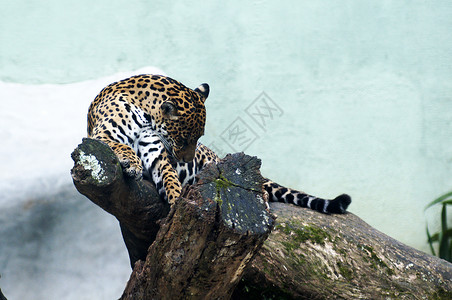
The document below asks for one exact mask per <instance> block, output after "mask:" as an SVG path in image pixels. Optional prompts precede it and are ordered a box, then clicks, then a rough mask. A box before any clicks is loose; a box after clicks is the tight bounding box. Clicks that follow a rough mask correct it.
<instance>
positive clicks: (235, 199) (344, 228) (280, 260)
mask: <svg viewBox="0 0 452 300" xmlns="http://www.w3.org/2000/svg"><path fill="white" fill-rule="evenodd" d="M72 157H73V159H74V162H75V165H74V168H73V169H72V177H73V180H74V184H75V186H76V187H77V189H78V190H79V191H80V192H81V193H82V194H84V195H86V196H87V197H88V198H89V199H90V200H91V201H93V202H94V203H96V204H97V205H99V206H100V207H102V208H103V209H105V210H106V211H107V212H109V213H111V214H113V215H114V216H115V217H116V218H117V219H118V220H119V222H120V224H121V230H122V233H123V236H124V239H125V241H126V245H127V247H128V250H129V255H130V258H131V262H132V266H133V265H134V263H135V262H136V261H138V262H137V263H136V264H135V268H134V270H133V273H132V275H131V278H130V280H129V283H128V285H127V287H126V290H125V291H124V294H123V296H122V299H140V297H141V299H146V298H152V297H156V298H162V299H165V298H166V299H171V298H184V297H186V298H188V297H190V298H221V299H227V298H229V296H230V295H231V293H232V291H233V290H234V288H235V287H236V284H237V283H238V282H239V279H240V278H241V276H242V273H243V272H244V273H245V274H244V276H243V279H242V280H241V281H240V284H239V286H238V288H236V289H235V292H234V294H233V296H232V297H233V298H234V299H253V297H254V299H261V298H262V297H267V298H271V297H275V296H277V297H284V298H287V299H290V298H297V299H325V298H345V299H359V298H360V299H363V298H364V299H381V298H397V299H425V298H433V299H451V298H452V281H451V277H452V276H451V274H452V264H450V263H448V262H446V261H443V260H441V259H439V258H436V257H433V256H430V255H428V254H425V253H423V252H420V251H417V250H415V249H413V248H410V247H408V246H406V245H404V244H402V243H400V242H398V241H396V240H394V239H392V238H390V237H388V236H386V235H384V234H383V233H381V232H379V231H377V230H375V229H374V228H372V227H370V226H369V225H367V224H366V223H365V222H363V221H362V220H361V219H359V218H358V217H357V216H355V215H353V214H351V213H347V214H345V215H323V214H320V213H317V212H314V211H311V210H309V209H303V208H300V207H296V206H292V205H285V204H280V203H272V204H271V211H272V212H273V213H275V214H276V215H277V217H278V218H277V221H276V225H275V227H274V230H273V232H271V234H270V235H268V234H269V232H270V230H271V228H272V225H273V218H272V217H271V215H270V214H269V213H268V212H267V211H266V210H265V208H264V204H263V198H262V197H263V193H262V182H263V181H262V177H261V175H260V172H259V167H260V162H259V160H257V159H255V158H251V157H249V156H246V155H244V154H235V155H230V156H228V157H227V158H225V160H223V161H222V162H221V163H220V164H219V165H217V166H210V167H208V168H206V169H205V170H203V172H201V174H200V175H199V181H198V183H197V184H196V185H194V186H190V187H188V188H185V189H184V190H183V193H182V197H181V198H180V199H179V200H178V201H177V202H176V204H175V205H174V207H173V208H172V209H171V212H170V213H169V215H168V211H169V206H168V205H167V204H166V203H163V202H162V201H161V200H160V199H159V197H158V195H157V193H156V192H155V189H154V188H153V186H152V185H150V184H149V183H147V182H146V181H135V180H133V179H129V178H125V177H124V176H123V175H122V170H121V167H120V165H119V162H118V160H117V159H116V156H115V155H114V153H113V152H112V151H111V150H110V149H109V148H108V146H106V145H104V144H102V143H101V142H98V141H95V140H90V139H84V141H83V143H82V144H81V145H79V147H77V149H76V150H75V151H74V152H73V154H72ZM167 215H168V216H167ZM166 216H167V217H166ZM165 217H166V218H165ZM160 225H161V228H160ZM267 236H268V239H267V240H266V241H265V242H264V240H265V239H266V238H267ZM154 240H155V242H154ZM151 244H152V245H151ZM262 244H263V246H262V247H261V245H262ZM149 246H150V247H149ZM148 247H149V249H148ZM257 252H258V254H257V255H256V253H257ZM254 256H256V257H255V259H254V260H252V258H253V257H254ZM244 270H245V271H244Z"/></svg>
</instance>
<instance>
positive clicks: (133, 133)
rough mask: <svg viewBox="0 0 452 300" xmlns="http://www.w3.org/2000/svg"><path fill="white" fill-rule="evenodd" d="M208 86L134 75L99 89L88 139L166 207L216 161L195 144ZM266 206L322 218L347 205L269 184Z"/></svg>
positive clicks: (346, 200)
mask: <svg viewBox="0 0 452 300" xmlns="http://www.w3.org/2000/svg"><path fill="white" fill-rule="evenodd" d="M208 95H209V86H208V85H207V84H205V83H204V84H201V85H200V86H199V87H198V88H196V89H195V90H192V89H189V88H187V87H186V86H184V85H183V84H182V83H180V82H178V81H176V80H174V79H171V78H169V77H165V76H158V75H139V76H133V77H130V78H128V79H125V80H122V81H119V82H115V83H113V84H110V85H109V86H107V87H106V88H104V89H103V90H102V91H101V92H100V93H99V95H98V96H97V97H96V98H95V99H94V101H93V102H92V103H91V105H90V107H89V111H88V136H89V137H91V138H95V139H98V140H100V141H103V142H105V143H106V144H108V145H109V146H110V147H111V148H112V149H113V151H114V152H115V154H116V155H117V156H118V158H119V161H120V163H121V165H122V167H123V170H124V173H125V174H127V175H128V176H131V177H135V178H136V179H137V180H139V179H140V178H141V177H142V176H144V177H145V178H147V179H149V180H151V181H152V182H153V183H154V184H155V186H156V188H157V190H158V191H159V193H160V195H161V196H162V197H163V198H165V199H167V200H168V202H169V203H171V204H172V203H174V201H175V200H176V199H177V198H178V197H179V195H180V193H181V189H182V187H183V186H184V185H187V184H193V183H194V181H195V175H196V174H197V173H198V172H199V171H200V170H201V169H202V168H203V167H204V166H205V165H206V164H208V163H216V162H218V160H219V159H218V157H217V155H216V154H215V153H214V152H213V151H212V150H210V149H209V148H207V147H206V146H204V145H202V144H201V143H199V142H198V139H199V138H200V137H201V136H202V135H203V134H204V126H205V120H206V110H205V106H204V102H205V100H206V99H207V97H208ZM264 189H265V191H266V192H267V193H268V196H269V197H268V199H269V201H279V202H286V203H292V204H295V205H299V206H302V207H308V208H311V209H314V210H317V211H319V212H322V213H344V212H345V211H346V209H347V206H348V205H349V204H350V202H351V199H350V197H349V196H348V195H345V194H344V195H340V196H338V197H336V198H335V199H333V200H326V199H321V198H317V197H314V196H310V195H308V194H306V193H303V192H300V191H297V190H293V189H289V188H286V187H283V186H280V185H278V184H277V183H274V182H272V181H270V180H268V181H267V182H266V183H265V184H264Z"/></svg>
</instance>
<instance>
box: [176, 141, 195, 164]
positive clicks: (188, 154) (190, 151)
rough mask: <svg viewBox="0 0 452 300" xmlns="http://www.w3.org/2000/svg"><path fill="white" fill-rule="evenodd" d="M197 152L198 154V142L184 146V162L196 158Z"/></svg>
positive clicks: (182, 153)
mask: <svg viewBox="0 0 452 300" xmlns="http://www.w3.org/2000/svg"><path fill="white" fill-rule="evenodd" d="M195 154H196V144H189V145H187V146H186V147H184V149H182V151H181V155H180V158H181V159H182V160H183V161H184V162H186V163H188V162H191V161H193V159H194V158H195Z"/></svg>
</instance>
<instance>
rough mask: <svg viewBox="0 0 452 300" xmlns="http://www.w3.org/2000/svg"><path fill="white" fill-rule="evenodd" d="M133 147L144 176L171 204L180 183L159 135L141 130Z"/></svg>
mask: <svg viewBox="0 0 452 300" xmlns="http://www.w3.org/2000/svg"><path fill="white" fill-rule="evenodd" d="M135 148H136V151H137V153H138V155H139V157H140V158H141V160H142V161H143V166H144V176H145V178H147V179H150V180H151V181H152V182H153V183H154V185H155V187H156V189H157V192H158V193H159V194H160V196H161V197H162V198H165V199H166V200H167V201H168V202H169V203H170V204H173V203H174V201H176V199H177V198H179V196H180V193H181V190H182V185H181V183H180V180H179V176H178V174H177V171H176V170H175V169H174V168H173V166H172V164H171V160H170V157H169V155H168V152H167V151H166V149H165V147H164V146H163V144H162V142H161V140H160V137H159V136H157V135H156V134H155V133H153V132H152V131H147V130H143V131H142V132H141V133H140V136H139V138H138V139H137V141H136V144H135Z"/></svg>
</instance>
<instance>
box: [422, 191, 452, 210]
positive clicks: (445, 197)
mask: <svg viewBox="0 0 452 300" xmlns="http://www.w3.org/2000/svg"><path fill="white" fill-rule="evenodd" d="M448 198H452V192H449V193H446V194H444V195H442V196H441V197H438V198H436V199H435V200H433V201H432V202H430V203H429V204H427V206H426V207H425V208H424V211H426V210H427V209H428V208H430V207H432V206H433V205H435V204H437V203H442V202H443V201H446V202H447V204H452V199H448Z"/></svg>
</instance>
